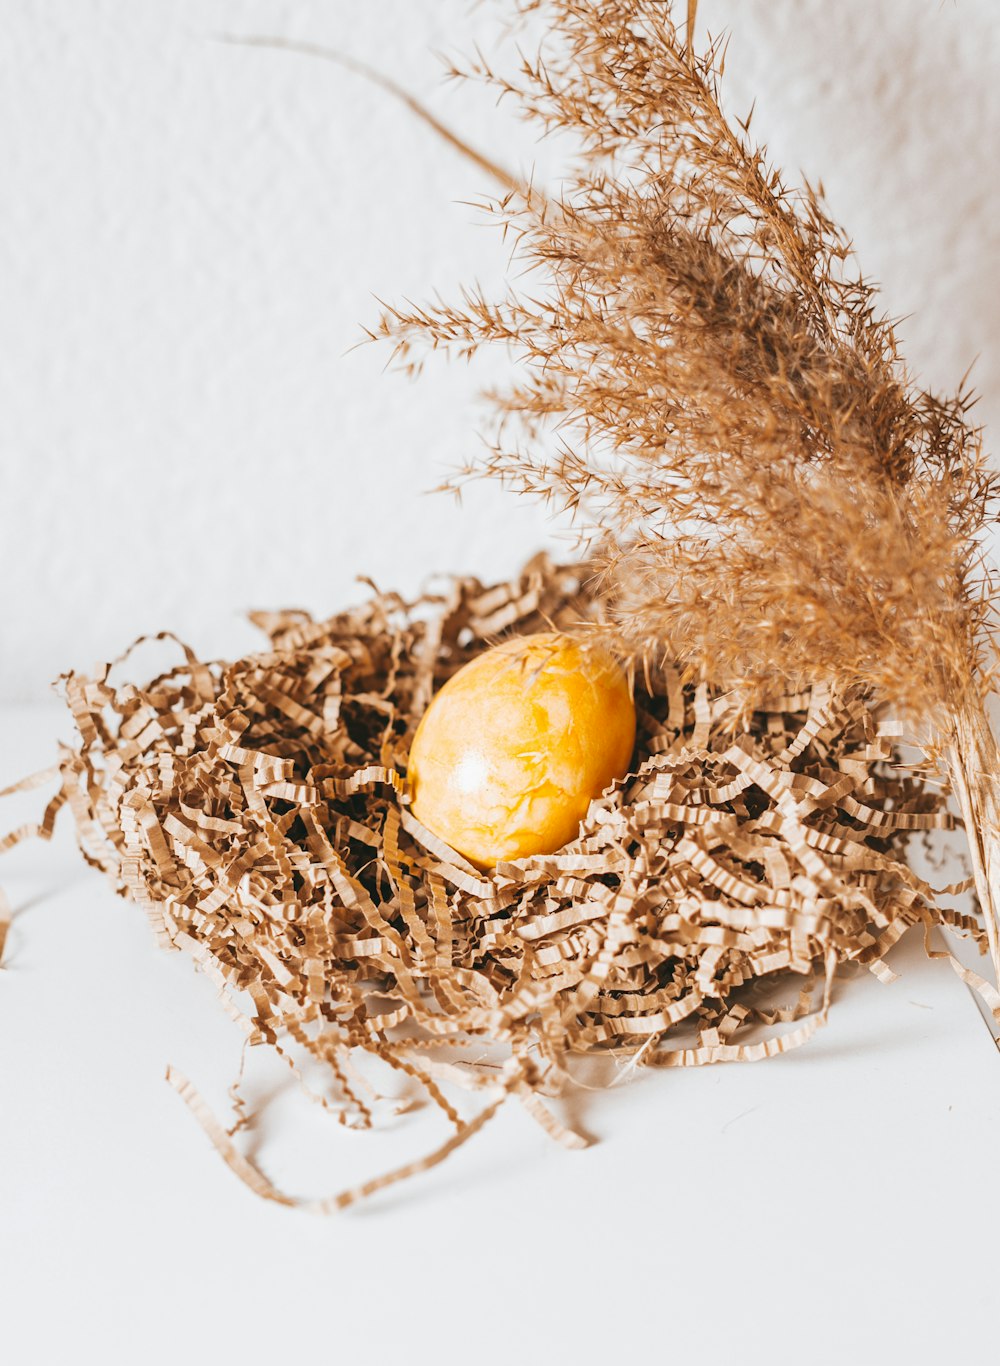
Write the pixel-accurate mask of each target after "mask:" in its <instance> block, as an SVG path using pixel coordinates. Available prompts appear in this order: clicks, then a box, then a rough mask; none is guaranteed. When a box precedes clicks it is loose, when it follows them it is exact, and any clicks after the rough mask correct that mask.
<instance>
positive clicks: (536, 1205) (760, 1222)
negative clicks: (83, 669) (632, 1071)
mask: <svg viewBox="0 0 1000 1366" xmlns="http://www.w3.org/2000/svg"><path fill="white" fill-rule="evenodd" d="M58 733H63V734H65V733H67V730H66V724H65V721H64V719H63V717H62V716H61V713H60V712H59V711H58V710H57V709H55V708H53V707H35V708H27V707H26V708H20V709H7V710H6V711H4V712H2V713H0V786H2V785H4V784H5V783H6V782H8V781H10V780H11V779H12V778H14V777H15V776H18V775H20V774H23V773H26V772H28V771H30V770H32V769H33V768H40V767H43V766H45V765H46V764H47V763H48V762H49V760H50V756H51V753H52V749H53V745H54V740H55V736H56V735H57V734H58ZM38 798H39V794H37V793H36V794H32V795H31V796H30V797H17V798H14V799H8V800H6V801H4V802H3V803H2V804H0V823H2V828H4V829H6V828H9V827H10V826H11V825H13V824H15V823H17V822H18V821H19V820H20V819H21V818H22V817H23V816H25V815H27V814H29V813H30V812H31V811H32V810H33V809H34V810H37V809H38V805H39V800H38ZM0 882H2V883H3V885H4V886H5V887H6V889H7V891H8V893H9V895H10V897H11V899H12V901H13V905H14V910H15V918H14V923H13V926H12V929H11V934H10V938H9V941H8V945H7V950H6V953H5V956H4V968H3V970H2V972H0V1304H2V1309H0V1336H2V1342H3V1347H2V1349H0V1351H2V1356H3V1360H4V1361H6V1362H10V1363H11V1366H35V1363H49V1362H60V1363H62V1362H70V1361H74V1362H84V1363H90V1362H102V1363H103V1362H107V1363H129V1364H130V1366H131V1364H132V1363H140V1362H141V1363H144V1366H155V1363H159V1362H173V1361H192V1362H202V1361H209V1360H211V1359H213V1354H216V1355H215V1359H221V1354H225V1359H227V1360H231V1361H234V1362H264V1361H302V1362H305V1361H319V1360H324V1361H325V1360H328V1361H331V1362H345V1363H346V1362H350V1363H368V1362H372V1363H375V1362H378V1363H383V1362H389V1361H397V1362H403V1361H405V1362H416V1363H423V1362H428V1363H431V1362H441V1363H451V1362H456V1363H457V1362H463V1363H464V1362H470V1363H487V1364H488V1363H491V1362H499V1361H516V1362H520V1363H525V1366H533V1364H534V1363H542V1362H548V1361H552V1362H574V1361H580V1362H584V1361H602V1362H603V1361H608V1362H611V1361H614V1362H620V1361H625V1360H630V1359H639V1357H640V1355H641V1357H642V1358H643V1359H648V1360H650V1361H651V1362H652V1361H655V1362H667V1361H669V1362H682V1361H684V1362H686V1361H698V1362H701V1361H706V1362H711V1361H720V1362H728V1361H740V1362H745V1363H756V1362H761V1363H764V1362H767V1363H775V1366H782V1364H783V1363H786V1362H792V1361H794V1360H799V1359H801V1360H802V1361H809V1362H811V1363H842V1362H847V1361H854V1362H859V1363H860V1362H865V1363H869V1362H871V1363H874V1362H891V1363H895V1362H907V1363H909V1362H924V1361H926V1362H937V1361H946V1360H948V1361H954V1360H956V1359H961V1358H962V1357H963V1356H969V1357H971V1356H972V1355H973V1354H974V1353H983V1354H984V1355H983V1356H982V1357H981V1358H980V1359H982V1360H991V1359H995V1352H996V1340H995V1333H994V1331H993V1330H994V1328H995V1324H996V1313H995V1308H994V1296H995V1286H996V1277H997V1267H996V1263H995V1258H996V1251H995V1240H994V1238H993V1228H994V1218H995V1215H996V1212H997V1209H998V1197H1000V1171H998V1164H997V1161H996V1157H995V1153H996V1149H997V1136H998V1132H1000V1128H998V1125H1000V1059H998V1057H997V1050H996V1048H995V1046H994V1044H993V1042H992V1039H991V1037H990V1034H989V1032H988V1030H987V1028H986V1027H985V1025H984V1022H983V1020H982V1019H981V1017H980V1015H979V1013H978V1011H977V1009H976V1007H975V1004H974V1003H973V1001H972V999H971V998H970V996H969V994H968V992H967V990H966V988H965V987H964V986H963V985H962V984H961V983H960V981H959V980H958V978H957V977H955V976H954V974H953V973H952V972H951V971H950V970H949V969H948V967H947V966H946V965H944V964H941V963H928V962H926V961H925V960H924V959H923V955H922V952H921V950H920V947H919V943H918V942H917V941H916V940H915V939H914V940H912V941H911V942H906V941H904V944H903V945H902V946H901V947H900V949H899V950H897V952H896V955H895V958H894V964H895V966H896V967H897V968H900V969H901V970H902V973H903V975H902V977H901V978H900V980H899V981H898V982H896V983H895V984H893V985H890V986H884V985H882V984H880V983H879V982H877V981H876V980H875V979H874V978H870V977H868V976H865V977H863V978H858V979H856V980H851V981H847V982H845V983H844V984H843V985H842V986H841V987H840V989H839V993H838V998H837V1001H836V1006H835V1009H834V1011H833V1013H832V1017H831V1021H830V1024H829V1026H828V1027H827V1028H826V1029H825V1030H823V1031H821V1032H820V1034H819V1035H817V1037H816V1038H815V1039H814V1040H813V1041H812V1042H811V1043H810V1044H809V1045H807V1046H806V1048H805V1049H803V1050H802V1051H800V1052H797V1053H793V1054H790V1055H787V1056H785V1057H783V1058H777V1059H775V1060H773V1061H770V1062H766V1063H762V1064H753V1065H742V1066H741V1065H735V1066H732V1065H731V1066H717V1067H710V1068H705V1069H699V1070H689V1071H677V1072H667V1073H660V1074H655V1075H650V1076H646V1077H644V1078H642V1079H641V1080H639V1081H638V1082H636V1083H634V1084H632V1085H631V1086H626V1087H621V1088H619V1089H617V1090H615V1091H614V1092H612V1093H610V1094H607V1095H602V1096H595V1097H593V1098H588V1099H587V1102H586V1105H585V1107H584V1108H583V1109H582V1110H581V1111H580V1112H579V1113H580V1115H581V1116H582V1118H583V1121H584V1123H585V1125H586V1127H587V1128H588V1129H589V1130H590V1131H591V1132H592V1133H593V1134H595V1135H596V1136H597V1137H598V1138H599V1139H600V1141H599V1142H598V1143H596V1144H595V1145H594V1146H593V1147H591V1148H589V1149H587V1150H586V1151H583V1152H573V1153H567V1152H565V1151H563V1150H562V1149H560V1148H558V1147H556V1146H555V1145H554V1144H552V1143H551V1141H550V1140H549V1139H547V1138H546V1137H545V1135H544V1134H543V1133H542V1131H541V1130H540V1129H539V1128H538V1127H536V1125H535V1124H534V1122H533V1121H532V1120H531V1119H530V1118H529V1117H528V1116H527V1114H526V1113H525V1112H524V1111H522V1110H521V1109H520V1108H515V1106H514V1105H511V1106H510V1107H509V1108H508V1109H507V1110H506V1111H503V1112H501V1114H500V1116H499V1117H498V1118H497V1119H496V1120H495V1121H494V1122H493V1123H492V1124H491V1125H490V1126H488V1127H487V1129H486V1130H485V1131H484V1132H483V1133H482V1134H481V1135H480V1136H479V1138H478V1139H477V1140H474V1141H473V1142H472V1143H470V1144H469V1145H468V1146H467V1147H465V1148H464V1149H462V1150H461V1151H460V1152H459V1153H457V1154H456V1155H454V1156H453V1157H452V1158H451V1159H450V1160H449V1161H447V1162H446V1163H445V1164H444V1165H443V1166H442V1167H440V1168H438V1169H437V1170H436V1171H434V1172H432V1173H430V1174H428V1175H425V1176H421V1177H418V1178H416V1179H415V1180H413V1181H411V1182H408V1183H405V1184H403V1185H401V1186H397V1187H395V1188H394V1189H392V1190H391V1191H388V1192H386V1193H383V1194H382V1195H379V1196H376V1197H375V1198H374V1199H372V1200H371V1201H370V1202H368V1203H367V1204H364V1205H362V1206H360V1207H356V1208H355V1209H353V1210H351V1211H349V1212H347V1213H346V1214H343V1215H340V1216H338V1217H334V1218H326V1219H322V1218H318V1217H316V1216H311V1215H308V1214H304V1213H301V1212H298V1211H293V1210H289V1209H286V1208H282V1207H280V1206H277V1205H273V1204H267V1203H265V1202H263V1201H261V1200H260V1199H258V1198H257V1197H255V1196H254V1195H252V1194H251V1193H250V1192H249V1191H248V1190H247V1189H245V1188H244V1187H243V1186H242V1185H241V1184H240V1183H239V1182H238V1181H237V1180H236V1179H235V1178H234V1176H233V1175H232V1174H231V1172H230V1171H229V1170H228V1169H227V1168H226V1167H225V1165H224V1164H223V1163H222V1161H221V1160H220V1159H219V1158H218V1157H217V1156H216V1155H215V1153H214V1152H213V1151H212V1149H211V1148H210V1146H209V1144H208V1142H207V1140H206V1139H205V1137H204V1135H203V1134H202V1132H201V1130H200V1129H199V1128H198V1126H197V1124H196V1123H195V1122H194V1120H193V1119H192V1117H191V1115H190V1114H189V1113H188V1112H187V1110H186V1108H185V1107H184V1105H183V1104H182V1102H181V1101H180V1099H179V1098H178V1097H177V1095H176V1094H175V1093H174V1092H173V1090H172V1089H171V1088H170V1087H169V1086H168V1084H167V1083H166V1081H165V1080H164V1071H165V1068H166V1065H167V1064H168V1063H172V1064H174V1065H175V1066H176V1067H178V1068H179V1069H180V1070H181V1071H183V1072H184V1073H185V1074H186V1075H188V1076H189V1077H190V1078H191V1079H192V1080H193V1081H194V1082H195V1084H196V1085H197V1086H198V1087H199V1088H200V1089H201V1090H202V1092H203V1094H204V1095H205V1097H206V1099H208V1100H209V1102H210V1103H211V1104H212V1105H213V1106H214V1107H215V1109H216V1111H217V1113H219V1114H220V1115H223V1116H225V1114H226V1108H225V1107H226V1088H227V1086H228V1084H229V1083H230V1082H231V1081H232V1080H233V1078H234V1076H235V1073H236V1070H237V1066H238V1062H239V1053H240V1036H239V1034H238V1032H237V1030H236V1027H235V1026H234V1025H232V1024H231V1023H230V1022H229V1020H228V1019H227V1018H226V1016H225V1015H224V1014H223V1011H222V1009H221V1007H220V1006H219V1004H218V1002H217V1001H216V999H215V995H214V988H213V987H212V985H211V983H210V982H209V981H208V979H207V978H206V977H204V976H202V975H200V974H198V973H196V972H195V971H194V969H193V968H192V966H191V964H190V963H189V961H188V960H187V959H186V958H184V957H183V956H182V955H181V954H179V953H164V952H162V951H160V950H158V949H157V948H156V946H155V944H154V942H153V939H152V936H151V934H150V932H149V930H148V928H147V925H146V922H145V920H144V917H143V915H142V914H141V912H139V911H138V910H137V909H136V908H134V907H133V906H131V905H129V904H127V903H125V902H124V901H121V900H119V899H118V898H116V897H115V896H114V895H113V894H112V892H111V890H110V888H109V887H108V885H107V884H106V883H105V882H104V881H103V879H102V878H101V877H100V876H99V875H97V874H95V873H92V872H90V871H89V870H88V869H86V868H85V867H84V866H83V864H82V862H81V861H80V860H79V858H78V856H77V854H76V851H75V847H74V845H73V842H72V834H71V827H70V824H69V822H68V820H67V821H66V822H65V823H63V824H62V825H61V828H59V829H58V830H57V835H56V839H55V840H54V842H53V843H52V844H51V845H49V846H44V845H40V844H31V845H27V846H22V847H20V848H18V849H16V850H14V851H13V852H12V853H11V854H9V855H8V856H6V857H5V858H4V859H3V860H0ZM255 1052H256V1053H257V1054H260V1053H261V1052H262V1050H255ZM251 1077H256V1079H257V1080H256V1081H255V1082H253V1084H252V1085H251V1088H250V1090H251V1094H254V1091H255V1088H256V1094H258V1095H263V1094H265V1093H266V1092H268V1091H269V1090H273V1091H274V1093H275V1097H274V1101H273V1104H272V1106H271V1107H270V1109H269V1111H268V1112H267V1114H266V1115H265V1116H264V1118H263V1119H262V1121H261V1122H260V1124H259V1125H258V1126H257V1128H256V1129H255V1130H253V1131H252V1133H251V1134H250V1135H244V1142H248V1143H250V1144H251V1150H252V1151H253V1152H254V1155H255V1157H256V1159H257V1161H258V1162H259V1163H260V1164H261V1166H262V1167H263V1168H264V1170H265V1171H266V1172H267V1173H268V1175H269V1176H270V1177H271V1178H272V1179H273V1180H274V1181H275V1182H276V1183H277V1184H279V1185H281V1186H283V1187H284V1188H287V1189H290V1190H292V1191H295V1192H298V1193H301V1194H306V1195H308V1194H313V1195H320V1194H326V1193H329V1192H332V1191H336V1190H339V1189H341V1188H342V1187H344V1186H345V1185H348V1184H350V1183H351V1182H353V1181H356V1180H359V1179H362V1178H363V1177H364V1176H366V1175H369V1174H374V1173H376V1172H379V1171H382V1170H385V1169H387V1168H389V1167H391V1166H394V1165H395V1164H396V1163H398V1162H399V1161H401V1160H403V1159H405V1157H407V1156H408V1155H411V1154H415V1153H419V1152H421V1151H424V1150H426V1149H428V1148H430V1147H431V1146H433V1145H434V1144H435V1143H436V1141H437V1140H438V1138H439V1137H440V1136H441V1130H440V1127H439V1125H438V1122H437V1120H436V1119H435V1117H434V1116H433V1115H431V1114H430V1113H427V1112H417V1113H415V1114H413V1115H410V1116H405V1117H403V1118H401V1119H399V1120H398V1121H396V1122H395V1123H394V1124H393V1125H391V1126H390V1127H389V1128H388V1129H387V1130H386V1131H384V1132H377V1133H368V1134H364V1133H361V1134H358V1133H351V1132H348V1131H345V1130H344V1129H342V1128H341V1127H340V1126H338V1125H337V1124H336V1123H335V1122H334V1121H333V1120H332V1119H330V1118H329V1117H328V1116H326V1115H325V1114H323V1112H322V1111H321V1110H320V1109H319V1108H318V1107H316V1106H312V1105H309V1104H307V1103H306V1101H305V1100H304V1099H302V1097H301V1095H300V1094H299V1093H298V1092H297V1091H296V1090H295V1088H294V1086H289V1085H287V1084H286V1082H285V1081H284V1078H283V1075H282V1073H281V1072H280V1071H276V1070H274V1068H273V1067H269V1065H268V1064H267V1062H266V1061H264V1060H261V1059H258V1058H255V1059H254V1060H253V1065H252V1068H251Z"/></svg>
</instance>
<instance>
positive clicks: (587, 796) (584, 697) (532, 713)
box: [408, 631, 636, 869]
mask: <svg viewBox="0 0 1000 1366" xmlns="http://www.w3.org/2000/svg"><path fill="white" fill-rule="evenodd" d="M635 724H636V723H635V704H634V702H633V700H632V695H631V691H630V689H629V684H628V680H627V678H626V676H625V673H624V671H623V669H622V668H621V667H620V665H619V664H618V663H617V661H616V660H615V659H614V658H613V657H612V656H611V655H610V654H609V653H608V651H607V650H606V649H605V648H604V647H603V646H601V645H599V644H597V643H595V642H593V641H591V640H588V639H587V638H586V637H574V636H569V635H563V634H560V633H559V632H551V631H546V632H540V633H538V634H536V635H531V636H522V637H515V638H513V639H511V640H506V641H504V642H503V643H502V644H500V645H497V646H496V647H495V648H493V649H491V650H487V651H485V652H484V653H483V654H481V655H478V656H477V657H476V658H475V659H473V660H471V661H470V663H468V664H466V665H464V667H463V668H461V669H459V671H458V672H457V673H456V674H455V675H454V676H453V677H452V678H450V679H449V680H448V682H447V683H445V685H444V686H443V687H442V688H441V689H440V690H439V691H438V692H437V693H436V694H435V696H434V698H433V699H432V700H431V704H430V706H429V707H428V708H427V711H426V712H425V713H424V716H423V719H422V720H421V722H420V725H419V726H418V727H417V732H416V735H415V736H414V738H413V745H412V747H411V750H410V758H409V769H408V779H409V786H410V792H411V797H412V809H413V813H414V815H415V816H416V818H417V819H418V820H419V821H420V822H421V824H423V825H424V826H426V827H427V829H429V830H430V831H431V832H432V833H433V834H435V835H437V836H439V838H441V839H443V840H444V841H445V842H446V843H447V844H449V845H450V846H451V847H452V848H453V849H455V850H456V851H457V852H458V853H460V854H462V855H463V856H464V857H465V858H467V859H468V860H469V861H470V862H471V863H473V864H475V865H476V866H477V867H479V868H483V869H488V868H492V867H493V866H494V865H495V864H496V863H497V862H499V861H500V860H501V859H516V858H525V857H527V856H529V855H531V854H549V853H554V852H555V851H556V850H557V849H559V848H561V847H562V846H563V845H564V844H567V843H568V842H569V841H570V840H572V839H574V838H575V837H576V835H577V834H578V832H579V828H580V822H581V821H582V820H583V818H584V816H585V815H586V813H587V808H588V806H589V805H590V803H591V801H592V800H593V799H594V798H595V797H597V796H599V795H600V794H601V792H603V791H604V789H605V788H606V787H607V786H608V785H609V784H610V783H611V782H613V781H614V780H615V779H616V778H622V777H624V776H625V774H626V773H627V772H628V767H629V761H630V760H631V757H632V751H633V748H634V745H635Z"/></svg>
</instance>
